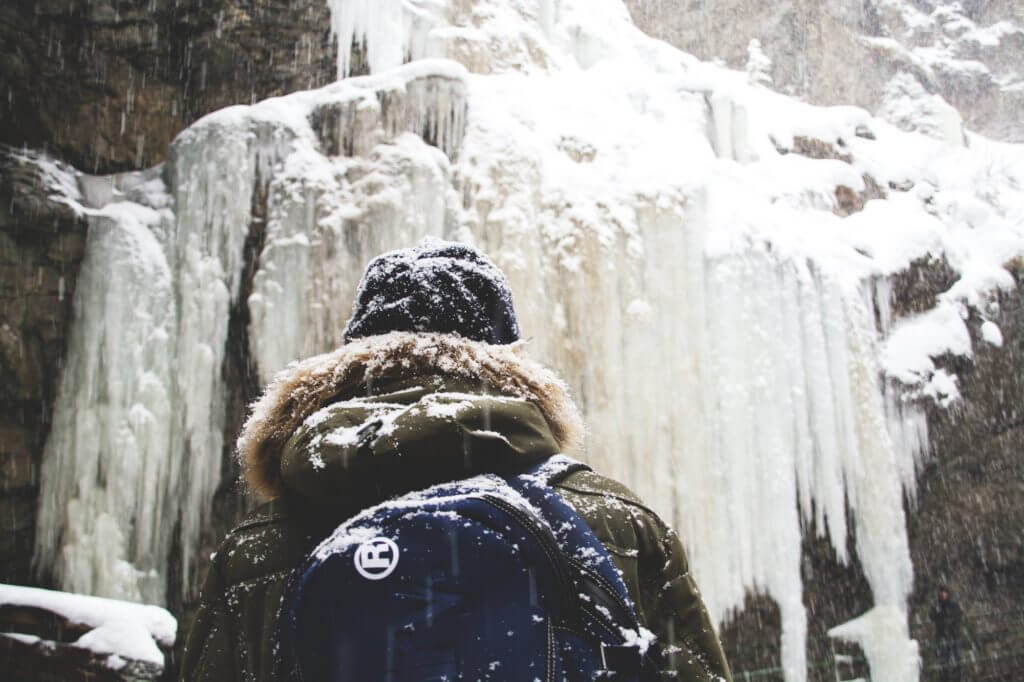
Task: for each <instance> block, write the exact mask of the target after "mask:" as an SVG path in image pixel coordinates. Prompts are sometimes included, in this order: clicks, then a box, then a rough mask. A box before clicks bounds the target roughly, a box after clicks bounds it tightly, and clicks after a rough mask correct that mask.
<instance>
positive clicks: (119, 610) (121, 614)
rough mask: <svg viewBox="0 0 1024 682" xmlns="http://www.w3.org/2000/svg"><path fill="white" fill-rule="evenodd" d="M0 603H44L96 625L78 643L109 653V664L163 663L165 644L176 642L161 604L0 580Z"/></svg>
mask: <svg viewBox="0 0 1024 682" xmlns="http://www.w3.org/2000/svg"><path fill="white" fill-rule="evenodd" d="M0 605H10V606H29V607H33V608H37V609H44V610H46V611H50V612H51V613H56V614H58V615H59V616H61V617H62V618H64V619H65V620H67V621H68V622H70V623H75V624H79V625H85V626H88V627H90V628H92V629H91V630H89V632H87V633H85V634H84V635H82V636H81V637H80V638H79V639H78V640H77V641H76V642H75V643H74V646H77V647H81V648H83V649H89V650H90V651H92V652H94V653H96V654H100V655H108V656H109V658H108V661H109V665H111V666H112V667H115V668H118V667H120V666H122V665H123V664H124V661H125V660H135V661H143V662H146V663H154V664H156V665H158V666H160V667H163V665H164V655H163V652H162V651H160V646H162V647H165V648H170V647H172V646H174V639H175V636H176V634H177V630H178V622H177V621H176V620H175V618H174V616H172V615H171V614H170V613H168V612H167V611H166V610H164V609H162V608H160V607H158V606H149V605H145V604H134V603H131V602H125V601H117V600H113V599H102V598H100V597H90V596H86V595H81V594H71V593H69V592H55V591H52V590H42V589H39V588H35V587H21V586H19V585H0ZM5 634H7V633H5ZM21 639H22V641H27V642H29V643H31V642H32V641H37V640H38V638H33V639H31V640H27V639H24V636H21ZM158 644H159V646H157V645H158Z"/></svg>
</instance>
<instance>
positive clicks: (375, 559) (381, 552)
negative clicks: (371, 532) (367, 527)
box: [355, 538, 398, 580]
mask: <svg viewBox="0 0 1024 682" xmlns="http://www.w3.org/2000/svg"><path fill="white" fill-rule="evenodd" d="M355 563H356V570H357V571H359V575H361V576H363V577H364V578H366V579H367V580H383V579H384V578H387V577H388V576H389V575H391V572H392V571H394V570H395V566H397V565H398V545H396V544H395V543H394V542H393V541H392V540H390V539H388V538H374V539H372V540H367V541H366V542H364V543H363V544H361V545H359V547H358V548H356V560H355Z"/></svg>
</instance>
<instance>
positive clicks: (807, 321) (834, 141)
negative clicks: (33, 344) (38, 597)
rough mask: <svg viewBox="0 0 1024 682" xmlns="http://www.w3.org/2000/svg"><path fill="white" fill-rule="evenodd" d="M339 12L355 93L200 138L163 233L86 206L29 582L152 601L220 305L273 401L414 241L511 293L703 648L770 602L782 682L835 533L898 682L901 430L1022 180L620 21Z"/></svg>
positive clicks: (991, 157) (299, 96)
mask: <svg viewBox="0 0 1024 682" xmlns="http://www.w3.org/2000/svg"><path fill="white" fill-rule="evenodd" d="M331 7H332V10H333V27H334V31H335V35H336V36H337V38H338V40H339V44H340V45H341V46H342V47H346V46H352V45H354V46H355V48H356V53H357V54H364V58H365V60H366V64H365V67H366V69H367V70H369V71H370V72H371V75H369V76H362V77H357V78H347V79H344V80H342V81H340V82H338V83H335V84H333V85H330V86H328V87H326V88H323V89H321V90H317V91H311V92H303V93H296V94H293V95H289V96H287V97H282V98H276V99H272V100H268V101H265V102H261V103H258V104H256V105H253V106H250V107H232V108H230V109H226V110H223V111H220V112H217V113H215V114H212V115H210V116H208V117H206V118H205V119H203V120H201V121H199V122H198V123H196V124H195V125H194V126H193V127H192V128H190V129H189V130H188V131H186V132H185V133H183V134H182V136H180V137H179V138H178V140H177V141H176V142H175V143H174V145H173V147H172V150H171V155H170V161H169V163H168V166H167V169H166V170H165V172H164V174H163V177H164V178H165V180H166V183H167V187H166V188H165V190H164V191H165V192H166V194H167V195H169V196H171V197H173V206H170V205H169V204H167V203H166V202H164V203H163V204H161V203H160V201H157V200H154V199H153V198H152V197H150V198H149V199H147V200H146V201H143V200H142V199H139V198H136V199H135V202H134V203H131V202H129V201H126V200H124V198H122V200H120V201H116V202H114V203H110V204H108V205H106V206H104V207H101V208H96V209H90V210H91V211H92V212H93V215H94V217H93V221H94V229H93V230H92V232H91V233H90V243H89V246H88V256H87V263H86V266H85V267H84V268H83V274H82V277H81V279H80V283H79V289H78V290H77V291H76V294H75V296H76V310H77V314H78V319H79V320H80V322H79V324H78V325H77V327H76V331H75V337H74V339H73V341H72V348H71V352H70V356H69V361H68V369H67V371H66V373H65V376H64V382H63V385H62V390H61V395H60V398H59V401H58V405H57V412H56V416H55V426H54V431H53V435H52V436H51V439H50V443H49V444H48V446H47V454H46V464H45V466H46V469H45V471H44V473H43V488H44V489H43V493H42V499H43V500H44V501H45V502H44V504H45V506H44V509H43V511H42V512H41V515H40V529H41V533H40V545H39V555H40V559H41V561H42V562H43V563H44V564H46V565H52V566H55V567H57V569H58V573H59V574H60V575H61V576H62V580H63V584H64V585H65V586H69V587H72V586H73V587H74V588H75V589H78V590H83V591H91V592H95V593H102V594H111V595H117V596H127V597H136V598H137V597H138V596H140V595H141V596H143V597H145V598H147V599H154V598H156V597H159V596H160V594H161V592H160V589H158V588H157V587H154V586H155V585H157V584H162V583H160V581H161V580H163V579H164V578H165V576H164V574H163V573H159V572H160V571H162V570H163V568H164V567H165V566H166V565H167V562H168V556H169V551H170V548H171V546H172V545H173V537H172V532H173V531H172V529H173V528H174V526H175V524H176V522H177V521H178V520H179V519H180V521H181V524H180V533H181V534H180V543H181V547H182V549H183V550H184V555H183V560H184V561H185V563H186V567H187V566H189V565H194V563H195V560H194V558H193V557H191V556H190V555H189V552H194V550H195V548H196V546H197V538H198V532H199V529H200V527H201V525H202V523H203V519H204V518H205V515H206V514H207V513H208V508H209V504H210V498H211V495H212V492H213V490H214V487H215V486H216V483H217V479H218V473H219V467H220V461H221V460H220V457H221V452H222V443H221V437H222V431H223V420H224V415H223V413H222V409H221V405H222V404H223V400H222V399H221V397H222V396H223V394H224V390H225V387H224V386H223V384H222V379H221V378H220V377H221V374H220V365H221V363H222V361H223V358H224V353H225V342H226V338H227V319H228V309H229V306H230V305H231V304H232V303H233V302H237V303H240V304H244V305H248V307H249V311H250V313H251V322H250V326H249V330H248V331H249V340H250V347H251V348H252V352H253V358H252V359H253V361H254V362H255V364H256V367H257V368H258V371H259V372H260V375H261V376H262V377H263V378H265V379H269V378H270V377H271V376H273V374H274V373H275V372H277V371H279V370H280V369H282V368H283V367H284V366H285V365H286V364H287V363H289V362H291V361H293V360H295V359H298V358H300V357H303V356H306V355H309V354H312V353H315V352H323V351H326V350H328V349H330V348H332V347H333V346H334V345H336V344H337V343H338V342H339V341H340V338H341V334H342V331H343V329H344V325H345V322H346V320H347V317H348V313H349V310H350V304H351V300H352V297H353V294H354V290H355V286H356V283H357V281H358V278H359V276H360V275H361V273H362V269H363V267H364V265H365V263H366V262H367V261H368V260H369V259H370V258H371V257H372V256H374V255H376V254H378V253H380V252H382V251H385V250H389V249H393V248H398V247H403V246H408V245H410V244H413V243H415V242H417V241H419V239H420V238H421V237H423V236H426V235H435V236H440V237H445V238H449V239H461V240H465V241H469V242H472V243H475V244H476V245H478V246H480V247H481V248H483V249H484V250H485V251H486V252H487V253H489V254H490V255H491V256H492V258H493V259H494V260H495V262H496V263H497V264H498V265H499V266H500V267H501V268H502V269H503V270H504V271H505V272H506V274H507V275H508V277H509V281H510V284H511V287H512V290H513V292H514V294H515V297H516V306H517V310H518V312H519V317H520V323H521V327H522V329H523V334H524V336H525V337H527V338H531V339H532V344H533V347H534V355H535V356H536V357H538V358H539V359H541V360H543V361H544V362H545V363H546V364H548V365H550V366H552V367H554V368H556V369H557V370H558V371H560V372H561V373H562V374H563V375H564V376H565V377H566V378H567V379H568V380H569V382H570V384H571V385H572V386H573V388H574V390H575V394H576V397H577V399H578V400H579V402H580V404H581V407H582V408H583V410H584V413H585V415H586V418H587V423H588V427H589V430H590V434H589V447H588V451H587V458H588V460H589V461H590V462H591V463H592V464H593V465H594V466H595V467H596V468H598V469H599V470H601V471H603V472H605V473H607V474H609V475H612V476H615V477H618V478H620V479H621V480H623V481H624V482H625V483H627V484H629V485H631V486H632V487H634V488H635V489H637V490H638V492H639V493H640V494H641V495H642V496H643V497H644V498H645V499H647V500H649V501H650V503H651V505H652V506H653V507H654V508H655V509H656V510H658V511H659V512H661V513H662V514H664V515H665V517H666V518H668V519H671V520H673V521H674V522H675V524H676V526H677V527H678V528H679V530H680V533H681V535H682V537H683V538H684V541H685V543H686V545H687V548H688V551H689V553H690V558H691V566H692V570H693V572H694V573H695V575H696V578H697V581H698V583H699V584H700V585H701V586H702V589H703V593H704V596H705V599H706V600H707V603H708V606H709V608H710V610H711V613H712V616H713V617H714V618H715V619H717V620H719V621H724V620H725V619H727V618H728V616H729V614H730V613H731V612H732V611H733V610H735V609H737V608H741V607H742V604H743V599H744V596H745V594H746V593H747V592H748V591H750V590H758V591H761V592H764V593H767V594H768V595H770V596H771V597H772V598H773V599H775V600H776V601H777V602H778V603H779V605H780V609H781V614H782V624H783V642H782V649H783V664H784V667H785V670H786V678H787V680H790V681H791V682H800V681H802V680H804V679H805V678H806V660H805V659H806V654H805V637H806V630H807V614H806V612H805V609H804V606H803V599H802V584H801V577H800V557H801V546H800V540H801V534H802V533H807V532H817V533H819V534H822V535H825V534H827V537H828V538H829V539H830V541H831V543H832V546H833V547H834V549H835V551H836V554H837V556H838V557H839V558H840V559H841V560H846V559H848V557H847V538H848V536H849V534H850V533H851V532H853V531H855V536H856V540H857V542H856V547H855V550H856V552H857V555H858V558H859V560H860V563H861V565H862V566H863V569H864V572H865V575H866V576H867V579H868V582H869V584H870V587H871V590H872V594H873V597H874V601H875V604H876V607H875V608H876V612H877V613H879V614H883V615H884V617H882V616H878V617H877V618H874V617H872V618H865V619H864V620H863V621H861V625H858V626H857V628H853V627H852V626H851V628H847V630H850V632H851V633H852V632H853V630H856V631H857V633H861V634H858V635H857V637H858V641H860V642H861V644H862V646H863V647H864V649H865V652H866V654H867V656H868V658H869V660H870V663H871V665H872V667H873V669H875V670H886V671H891V670H896V671H901V672H898V673H893V675H894V676H892V677H887V678H886V679H891V680H893V681H894V682H900V681H901V680H911V679H916V663H914V662H913V661H910V660H909V658H908V657H909V656H910V655H911V654H910V653H909V652H912V651H914V643H913V641H912V640H910V638H909V631H908V628H907V622H906V598H907V595H908V593H909V591H910V589H911V586H912V581H913V567H912V566H911V563H910V555H909V549H908V542H907V534H906V527H905V519H904V495H909V496H910V497H911V499H912V498H913V489H914V478H915V470H916V467H917V466H918V465H919V464H920V462H921V458H922V457H924V456H925V455H926V450H927V428H926V422H925V420H924V415H923V411H922V410H921V408H920V407H919V403H918V402H915V400H918V401H920V400H930V399H934V400H936V401H937V402H939V403H940V404H946V405H949V404H951V403H952V402H954V401H955V400H956V399H957V392H956V378H955V376H953V375H950V374H949V373H947V372H945V371H944V370H941V369H938V368H936V366H935V364H934V362H933V361H932V359H931V358H932V356H933V355H934V354H938V353H943V352H954V353H960V354H965V355H969V354H970V353H971V352H972V349H971V338H970V335H969V334H967V333H966V332H967V326H966V322H965V319H964V313H965V312H966V311H967V310H969V309H981V308H984V306H985V305H986V302H987V301H988V300H989V297H990V295H991V294H992V292H994V291H997V290H998V289H1000V288H1008V287H1012V286H1013V283H1012V278H1010V276H1009V274H1008V273H1007V272H1006V270H1005V269H1004V268H1003V265H1004V263H1005V262H1007V261H1009V260H1010V259H1012V258H1014V257H1016V256H1019V255H1020V254H1021V253H1024V227H1022V225H1024V191H1022V189H1021V188H1022V187H1024V161H1022V156H1024V155H1022V153H1021V148H1020V147H1019V146H1014V145H1001V144H997V143H992V142H990V141H988V140H985V139H983V138H980V137H977V136H972V135H970V134H968V139H969V141H970V146H963V145H962V144H948V143H946V142H943V141H942V140H936V139H933V138H930V137H927V136H923V135H919V134H913V133H907V132H902V131H900V130H898V129H896V128H895V127H893V126H891V125H890V124H888V123H886V122H885V121H883V120H881V119H878V118H874V117H872V116H871V115H869V114H868V112H865V111H863V110H860V109H856V108H852V107H831V108H820V107H812V106H809V105H805V104H801V103H799V102H796V101H794V100H791V99H788V98H786V97H783V96H781V95H778V94H775V93H772V92H771V91H770V90H768V89H766V88H764V87H761V86H752V85H751V84H750V83H749V78H748V75H747V74H746V73H740V72H733V71H728V70H726V69H724V68H721V67H719V66H716V65H712V64H707V63H702V62H699V61H698V60H696V59H694V58H692V57H690V56H688V55H686V54H684V53H682V52H679V51H677V50H675V49H673V48H671V47H669V46H667V45H665V44H664V43H660V42H658V41H655V40H652V39H650V38H648V37H647V36H645V35H643V34H642V33H640V32H639V31H638V30H637V29H635V27H633V26H632V24H631V23H630V22H629V18H628V13H627V12H626V10H625V8H624V7H623V5H622V4H621V2H618V1H617V0H586V1H584V0H561V1H557V0H547V1H535V0H516V1H515V2H497V1H496V0H495V1H489V0H481V1H478V2H475V3H464V2H460V3H455V2H451V3H448V2H443V1H441V0H436V1H430V2H428V1H427V0H421V1H414V0H405V1H403V2H398V1H397V0H394V1H389V2H346V3H337V2H332V3H331ZM398 26H401V29H400V30H394V29H395V27H398ZM340 54H341V61H340V63H339V70H340V72H341V73H342V74H347V73H348V72H349V71H350V70H351V65H352V62H351V61H350V52H349V50H347V49H342V50H340ZM424 56H429V57H432V58H436V59H418V58H419V57H424ZM410 60H412V61H411V63H409V64H405V65H402V64H401V62H404V61H410ZM954 141H955V140H954ZM159 194H160V193H159V192H156V193H154V196H155V195H159ZM842 196H846V197H853V199H852V202H851V201H847V202H845V203H844V204H843V205H840V204H841V200H840V197H842ZM140 202H141V203H146V202H148V203H149V205H150V206H151V207H150V208H146V207H144V206H141V205H140ZM842 216H848V217H842ZM256 229H259V230H263V233H262V234H261V235H258V236H260V239H261V240H262V250H261V252H260V253H259V257H258V262H257V263H256V265H257V267H256V272H255V275H254V278H253V281H252V287H251V295H250V296H249V297H248V299H247V300H245V301H239V300H238V297H239V296H241V295H242V292H243V291H244V287H242V285H241V284H242V283H241V282H240V277H241V273H242V272H243V269H244V262H243V261H244V248H243V247H244V243H245V239H246V237H247V236H249V235H252V234H253V233H252V232H251V230H256ZM925 257H937V258H945V259H946V260H947V261H948V262H949V264H950V265H951V266H952V267H953V268H954V269H955V270H956V271H957V272H959V273H960V274H961V277H960V279H959V281H958V282H957V283H956V284H955V285H954V286H953V287H952V288H951V289H950V291H948V292H946V293H945V294H943V296H942V297H941V298H940V301H939V302H938V304H937V307H936V308H935V309H934V310H933V311H931V312H927V313H925V314H924V315H923V316H922V317H920V318H912V319H893V316H892V314H891V295H892V292H891V283H890V281H889V279H888V277H889V276H890V275H892V274H894V273H897V272H900V271H901V270H905V269H906V268H907V267H909V266H910V264H911V263H912V262H914V261H916V260H918V259H921V258H925ZM993 326H994V325H993ZM924 327H926V328H927V329H928V333H929V336H928V339H927V343H922V339H921V337H920V330H921V329H922V328H924ZM998 331H999V330H998V329H995V330H993V329H992V328H991V327H986V328H985V329H984V330H982V331H981V334H983V338H985V339H986V340H988V341H989V342H990V343H995V342H996V340H997V339H998V341H999V342H1002V336H1001V334H1000V335H999V336H998V337H997V335H996V332H998ZM908 395H909V396H911V397H913V398H915V400H908V399H907V396H908ZM153 501H159V504H153ZM65 524H66V528H65V530H64V532H63V536H61V535H60V533H59V532H58V530H57V529H59V528H63V527H65ZM722 538H728V539H729V541H728V542H723V541H722ZM101 539H102V543H101ZM108 542H113V543H114V544H113V545H109V544H107V543H108ZM110 546H114V547H117V548H119V551H110V550H109V547H110ZM115 560H116V562H117V563H116V566H115V568H116V569H117V570H115V571H112V570H109V566H108V564H107V563H104V562H111V561H115ZM186 570H188V569H186ZM152 571H157V572H158V574H152V573H151V572H152ZM186 575H187V573H186ZM111 576H120V577H118V578H116V579H113V580H112V579H111ZM149 576H152V578H150V577H149ZM112 583H113V584H112ZM147 586H148V587H147ZM873 613H874V612H873ZM876 625H877V628H882V629H884V632H885V635H884V636H881V635H879V634H878V633H880V632H882V630H881V629H877V628H876ZM883 626H884V628H883ZM872 628H875V629H872ZM857 633H853V634H857ZM864 633H867V634H864ZM871 633H874V634H871ZM853 634H851V636H853ZM876 635H877V636H876ZM893 661H896V663H893Z"/></svg>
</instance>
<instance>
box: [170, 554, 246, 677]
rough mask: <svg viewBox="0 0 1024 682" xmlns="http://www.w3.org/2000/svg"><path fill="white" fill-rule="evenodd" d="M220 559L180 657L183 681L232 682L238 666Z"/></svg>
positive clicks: (210, 576)
mask: <svg viewBox="0 0 1024 682" xmlns="http://www.w3.org/2000/svg"><path fill="white" fill-rule="evenodd" d="M223 583H224V581H223V579H222V567H221V564H220V561H219V558H217V559H215V560H214V562H213V564H212V565H211V566H210V572H209V573H208V574H207V576H206V582H205V584H204V585H203V591H202V596H201V597H200V603H199V609H198V611H196V615H195V619H194V620H193V621H192V627H191V628H190V629H189V633H188V638H187V639H186V640H185V651H184V654H183V655H182V660H181V671H180V674H179V676H178V679H179V681H180V682H233V681H234V680H237V679H238V674H237V670H236V669H235V667H236V666H235V661H236V654H235V651H234V645H233V637H232V635H231V623H230V620H229V619H228V615H227V611H226V609H225V608H224V601H225V585H224V584H223Z"/></svg>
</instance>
